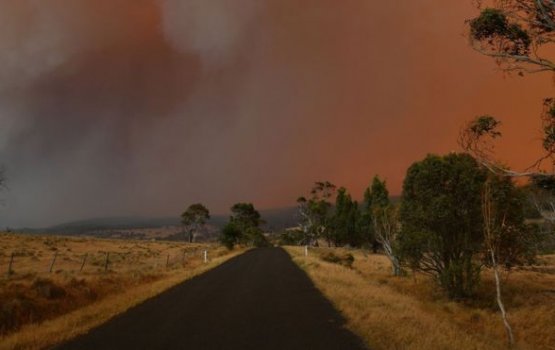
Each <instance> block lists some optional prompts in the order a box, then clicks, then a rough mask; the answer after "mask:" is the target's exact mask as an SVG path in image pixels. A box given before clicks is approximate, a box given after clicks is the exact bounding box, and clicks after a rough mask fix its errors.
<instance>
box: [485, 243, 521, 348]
mask: <svg viewBox="0 0 555 350" xmlns="http://www.w3.org/2000/svg"><path fill="white" fill-rule="evenodd" d="M490 253H491V261H492V265H493V273H494V275H495V289H496V292H497V305H498V306H499V310H500V311H501V318H502V319H503V324H504V325H505V330H506V331H507V340H508V341H509V347H512V346H513V345H514V343H515V337H514V334H513V329H512V328H511V324H510V323H509V320H508V319H507V312H506V311H505V305H504V304H503V300H502V299H501V280H500V278H499V267H498V266H497V260H496V259H495V254H494V252H493V250H491V249H490Z"/></svg>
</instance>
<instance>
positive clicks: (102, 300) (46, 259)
mask: <svg viewBox="0 0 555 350" xmlns="http://www.w3.org/2000/svg"><path fill="white" fill-rule="evenodd" d="M205 250H206V251H207V252H208V258H209V261H208V263H205V262H204V251H205ZM240 252H241V251H240V250H237V251H235V252H233V253H229V252H228V251H227V250H226V249H224V248H221V247H219V246H216V245H206V244H204V245H203V244H188V243H178V242H159V241H130V240H125V241H124V240H104V239H94V238H69V237H54V236H22V235H11V234H0V273H1V275H0V349H36V348H44V347H48V346H51V345H53V344H58V343H60V342H63V341H65V340H68V339H70V338H72V337H74V336H76V335H79V334H82V333H84V332H86V331H87V330H89V329H90V328H92V327H95V326H97V325H99V324H101V323H103V322H105V321H106V320H108V319H110V318H111V317H113V316H115V315H117V314H119V313H121V312H123V311H125V310H127V309H128V308H130V307H132V306H134V305H136V304H138V303H140V302H142V301H144V300H146V299H148V298H150V297H152V296H155V295H157V294H159V293H161V292H162V291H164V290H166V289H168V288H170V287H172V286H174V285H176V284H178V283H180V282H182V281H184V280H186V279H188V278H191V277H193V276H195V275H197V274H200V273H202V272H204V271H206V270H208V269H210V268H212V267H215V266H217V265H218V264H220V263H222V262H224V261H225V260H227V259H228V258H230V257H232V256H234V255H236V254H239V253H240ZM12 253H13V263H12V269H11V270H12V271H11V272H10V273H8V270H9V268H8V266H9V262H10V260H11V257H12ZM54 257H55V260H54ZM106 257H108V264H107V265H106ZM53 261H54V265H53V268H52V272H50V267H51V265H52V262H53ZM83 263H84V265H83ZM82 267H83V268H82ZM106 267H107V269H106ZM81 268H82V269H81Z"/></svg>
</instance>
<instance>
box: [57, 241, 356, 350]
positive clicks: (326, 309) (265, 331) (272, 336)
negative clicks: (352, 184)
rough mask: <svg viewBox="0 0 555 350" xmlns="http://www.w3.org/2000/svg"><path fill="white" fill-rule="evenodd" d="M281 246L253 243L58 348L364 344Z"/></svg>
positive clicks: (330, 346)
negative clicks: (256, 246)
mask: <svg viewBox="0 0 555 350" xmlns="http://www.w3.org/2000/svg"><path fill="white" fill-rule="evenodd" d="M343 324H344V320H343V319H342V317H341V316H340V315H339V314H338V312H337V311H335V310H334V308H333V306H332V305H331V304H330V303H329V302H328V301H327V300H326V299H325V298H324V297H323V296H322V295H321V294H320V292H319V291H318V290H317V289H316V288H315V287H314V285H313V284H312V282H311V281H310V280H309V278H308V277H307V276H306V274H305V273H304V272H303V271H302V270H301V269H299V268H298V267H297V266H296V265H295V264H294V263H293V262H292V261H291V259H290V257H289V256H288V255H287V253H286V252H285V251H283V250H282V249H278V248H264V249H256V250H251V251H249V252H247V253H245V254H243V255H240V256H238V257H236V258H234V259H232V260H230V261H228V262H226V263H224V264H223V265H221V266H219V267H217V268H215V269H214V270H211V271H209V272H207V273H205V274H203V275H201V276H198V277H196V278H194V279H193V280H190V281H188V282H185V283H183V284H181V285H178V286H177V287H174V288H173V289H171V290H169V291H167V292H165V293H164V294H162V295H160V296H159V297H156V298H154V299H151V300H149V301H147V302H145V303H143V304H141V305H139V306H137V307H135V308H133V309H131V310H130V311H128V312H127V313H125V314H123V315H120V316H118V317H116V318H114V319H113V320H111V321H109V322H108V323H106V324H104V325H103V326H101V327H99V328H97V329H94V330H92V331H91V332H90V333H89V334H87V335H84V336H82V337H80V338H77V339H75V340H74V341H72V342H69V343H67V344H64V345H62V346H61V347H59V348H60V349H364V345H363V343H362V341H361V340H360V339H359V338H357V337H356V336H355V335H353V334H352V333H350V332H349V331H347V330H346V329H345V328H344V327H343Z"/></svg>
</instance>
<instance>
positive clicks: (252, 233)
mask: <svg viewBox="0 0 555 350" xmlns="http://www.w3.org/2000/svg"><path fill="white" fill-rule="evenodd" d="M231 212H232V215H231V217H230V219H229V223H228V224H226V226H224V228H223V229H222V234H221V236H220V241H221V242H222V244H224V245H225V246H226V247H228V248H229V249H232V248H233V246H234V245H235V244H239V243H243V244H246V245H251V246H256V247H261V246H266V245H268V241H267V239H266V237H264V234H263V233H262V230H261V229H260V227H259V226H260V224H262V222H263V221H262V219H261V216H260V213H259V212H258V211H257V210H256V209H255V208H254V205H253V204H252V203H237V204H235V205H233V206H232V207H231Z"/></svg>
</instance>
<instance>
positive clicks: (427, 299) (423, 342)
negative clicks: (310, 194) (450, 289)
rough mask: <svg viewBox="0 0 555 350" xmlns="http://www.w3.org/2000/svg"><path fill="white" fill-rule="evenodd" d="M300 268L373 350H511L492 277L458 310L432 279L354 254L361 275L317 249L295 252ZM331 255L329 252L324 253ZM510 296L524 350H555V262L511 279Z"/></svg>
mask: <svg viewBox="0 0 555 350" xmlns="http://www.w3.org/2000/svg"><path fill="white" fill-rule="evenodd" d="M286 249H287V251H288V252H289V253H290V254H291V256H292V257H293V259H294V261H295V262H296V263H297V264H299V266H301V267H302V268H303V269H304V270H305V271H306V272H307V273H308V275H309V276H310V278H311V279H312V280H313V281H314V283H315V284H316V286H317V287H318V288H319V289H320V290H321V291H322V292H323V293H324V295H326V297H327V298H329V299H330V300H331V301H332V302H333V303H334V305H335V306H336V308H337V309H338V310H340V311H341V313H342V314H343V315H344V316H345V317H346V319H347V320H348V324H347V326H348V327H349V328H350V329H352V330H353V331H354V332H355V333H357V334H359V335H360V336H361V337H362V338H363V339H365V340H366V342H367V343H368V345H369V346H370V348H371V349H426V350H427V349H505V348H506V342H505V333H504V328H503V326H502V323H501V320H500V317H499V314H498V312H497V309H496V304H495V298H494V285H493V281H492V277H491V273H490V271H487V270H485V271H484V272H483V278H482V283H481V286H480V290H479V293H478V296H477V298H476V299H475V300H472V301H471V302H468V303H455V302H452V301H449V300H448V299H446V298H445V296H444V295H443V293H442V292H441V291H440V290H438V289H437V288H436V287H435V284H434V283H433V281H432V280H430V279H429V278H428V277H426V276H422V275H417V276H410V277H405V278H396V277H392V276H391V275H390V274H391V269H390V264H389V261H388V260H387V258H385V257H384V256H381V255H368V254H365V253H364V252H361V251H351V253H352V254H353V255H354V256H355V262H354V264H353V268H352V269H349V268H346V267H343V266H340V265H337V264H331V263H328V262H325V261H323V260H322V259H320V258H319V254H320V252H317V251H314V250H312V251H311V252H310V254H309V256H308V257H305V256H304V251H303V249H302V248H297V247H288V248H286ZM324 251H325V250H324ZM505 279H506V282H505V288H504V295H505V301H506V307H507V308H508V312H509V318H510V321H511V323H512V325H513V328H514V329H515V335H516V338H517V342H518V346H517V348H518V349H538V350H540V349H555V256H545V257H543V258H542V265H541V266H537V267H534V268H528V269H520V270H517V271H513V272H511V273H510V275H508V276H505Z"/></svg>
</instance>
